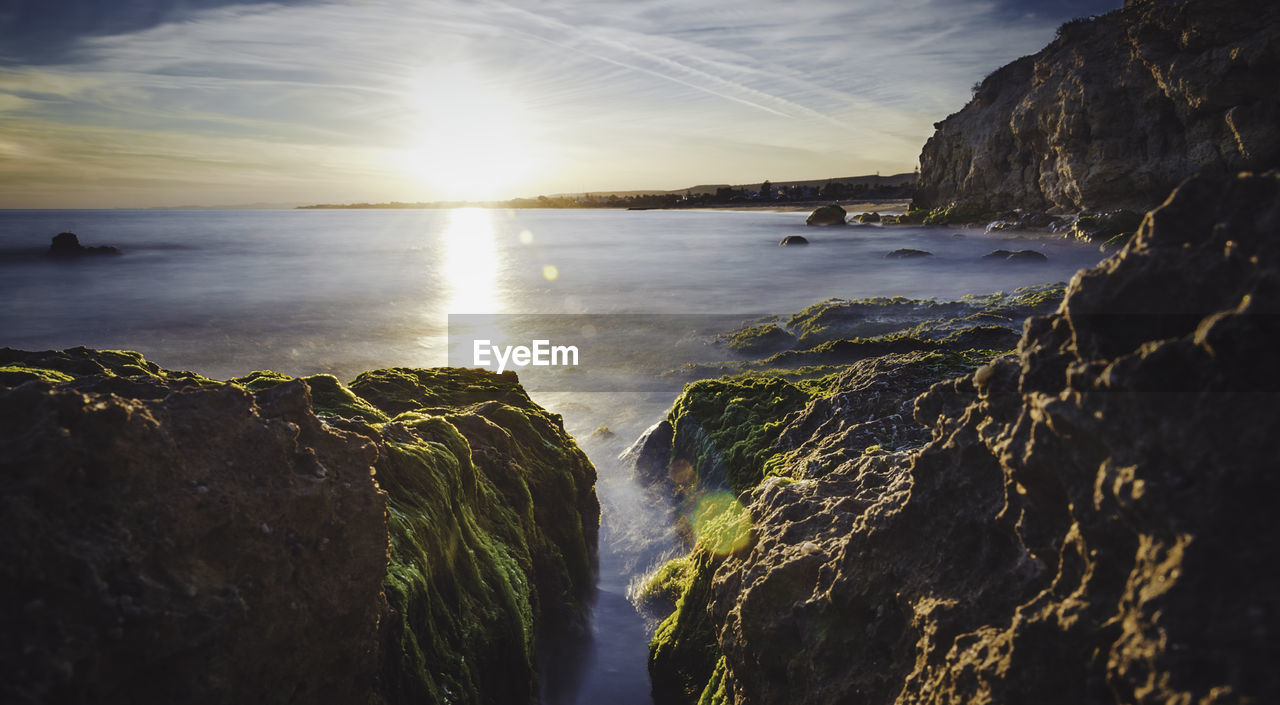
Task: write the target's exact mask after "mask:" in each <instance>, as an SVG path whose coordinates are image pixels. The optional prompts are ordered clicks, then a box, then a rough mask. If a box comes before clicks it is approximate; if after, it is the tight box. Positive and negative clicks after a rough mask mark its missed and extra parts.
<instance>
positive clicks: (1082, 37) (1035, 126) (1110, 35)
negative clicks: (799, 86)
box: [913, 0, 1280, 239]
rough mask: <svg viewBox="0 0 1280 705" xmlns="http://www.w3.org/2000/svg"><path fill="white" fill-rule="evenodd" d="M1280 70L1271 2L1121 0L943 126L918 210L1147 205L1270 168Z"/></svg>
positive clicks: (985, 84)
mask: <svg viewBox="0 0 1280 705" xmlns="http://www.w3.org/2000/svg"><path fill="white" fill-rule="evenodd" d="M1277 71H1280V4H1277V3H1274V2H1255V1H1254V0H1169V1H1159V2H1157V1H1154V0H1128V1H1127V2H1126V3H1125V5H1124V8H1123V9H1121V10H1117V11H1115V12H1111V13H1108V14H1106V15H1103V16H1101V17H1098V18H1095V19H1088V20H1085V19H1080V20H1074V21H1072V22H1069V23H1067V24H1066V25H1064V26H1063V27H1062V28H1061V29H1060V30H1059V31H1058V37H1057V39H1055V40H1054V41H1053V42H1052V43H1051V44H1050V45H1049V46H1047V47H1046V48H1045V49H1043V50H1042V51H1040V52H1039V53H1037V54H1035V55H1032V56H1027V57H1024V58H1021V59H1018V60H1017V61H1014V62H1013V63H1011V64H1009V65H1007V66H1005V67H1003V68H1001V69H999V70H997V71H996V72H994V73H992V74H991V75H990V76H988V77H987V78H986V79H985V80H983V81H982V82H981V83H980V84H979V85H978V86H977V87H976V89H975V92H974V96H973V99H972V100H971V101H970V102H969V104H968V105H966V106H965V107H964V109H963V110H961V111H960V112H958V113H955V114H954V115H951V116H950V117H948V118H947V119H946V120H943V121H942V122H940V123H937V131H936V132H935V133H934V135H933V137H932V138H930V139H929V141H928V143H926V144H925V146H924V150H923V152H922V153H921V155H920V184H919V188H918V190H917V191H916V194H915V201H914V203H913V207H914V208H922V209H937V208H941V207H944V206H946V205H947V204H949V203H952V202H961V203H968V204H972V205H975V206H984V207H989V208H993V209H997V210H1006V209H1012V208H1024V209H1032V210H1046V209H1050V208H1054V209H1059V210H1062V211H1068V212H1075V211H1080V210H1085V209H1113V208H1130V209H1134V210H1137V211H1146V210H1148V209H1150V208H1151V207H1152V206H1154V205H1156V204H1157V203H1159V202H1160V200H1161V199H1163V198H1164V197H1165V195H1167V194H1168V193H1169V191H1170V190H1171V189H1172V188H1173V187H1174V186H1176V185H1177V184H1178V183H1179V182H1180V181H1182V180H1183V179H1185V178H1187V177H1188V176H1190V175H1192V174H1194V173H1197V172H1201V171H1203V172H1205V173H1209V174H1216V175H1226V174H1230V173H1234V172H1235V171H1238V170H1241V169H1268V168H1274V167H1275V166H1277V165H1280V128H1278V127H1277V126H1278V125H1280V93H1278V92H1277V91H1275V90H1274V89H1273V88H1272V85H1273V84H1274V82H1275V76H1276V75H1277ZM1131 230H1132V229H1131ZM1131 230H1130V231H1131ZM1113 234H1114V233H1113ZM1104 239H1105V238H1104Z"/></svg>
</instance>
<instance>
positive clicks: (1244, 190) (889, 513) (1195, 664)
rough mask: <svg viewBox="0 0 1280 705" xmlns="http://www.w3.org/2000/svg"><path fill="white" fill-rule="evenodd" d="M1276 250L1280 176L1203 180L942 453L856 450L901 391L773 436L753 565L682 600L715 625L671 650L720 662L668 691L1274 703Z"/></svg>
mask: <svg viewBox="0 0 1280 705" xmlns="http://www.w3.org/2000/svg"><path fill="white" fill-rule="evenodd" d="M1278 229H1280V176H1278V175H1277V174H1275V173H1271V174H1267V175H1262V176H1249V175H1245V176H1242V177H1239V178H1231V179H1216V180H1215V179H1209V178H1197V179H1193V180H1191V181H1190V182H1188V183H1187V184H1185V185H1183V186H1182V187H1181V188H1180V189H1179V190H1178V191H1177V192H1176V193H1175V194H1174V195H1173V196H1172V197H1171V198H1170V200H1169V201H1168V202H1167V203H1166V204H1165V205H1164V206H1162V207H1161V208H1159V209H1157V210H1156V211H1154V212H1153V213H1152V214H1151V215H1150V216H1149V217H1148V219H1147V220H1146V222H1145V223H1144V225H1143V227H1142V229H1141V230H1140V231H1139V233H1138V234H1137V236H1136V237H1135V239H1134V240H1133V241H1132V242H1130V243H1129V244H1128V245H1126V246H1125V248H1124V249H1123V250H1122V251H1121V253H1120V254H1119V255H1117V256H1115V257H1112V258H1110V259H1108V260H1106V261H1104V262H1103V263H1102V264H1101V265H1099V266H1097V267H1095V268H1094V269H1091V270H1086V271H1083V272H1081V273H1080V274H1079V275H1077V277H1076V278H1075V279H1074V280H1073V282H1072V283H1071V284H1070V286H1069V287H1068V290H1067V294H1066V298H1065V300H1064V301H1063V303H1062V304H1061V306H1060V308H1059V309H1058V311H1057V312H1056V313H1053V314H1052V315H1049V316H1043V317H1037V318H1032V319H1030V320H1029V321H1028V322H1027V324H1026V327H1025V331H1024V335H1023V338H1022V340H1021V342H1020V344H1019V348H1018V352H1017V355H1016V356H1015V357H1010V358H998V359H995V360H994V361H993V362H991V363H990V364H987V365H985V366H983V367H982V368H980V369H979V370H978V371H976V372H974V373H972V374H968V375H965V376H960V377H955V378H951V379H948V380H946V381H942V382H939V383H937V384H935V385H934V386H932V387H931V388H929V389H928V390H927V391H926V392H925V393H923V394H922V395H920V396H919V397H918V398H917V399H916V400H915V402H914V417H915V420H916V422H917V423H918V424H919V425H918V426H916V427H915V428H916V429H917V431H913V432H915V433H919V434H921V435H922V436H923V435H927V436H928V438H927V442H924V445H923V447H919V448H912V447H911V445H910V444H906V445H904V446H901V447H885V448H880V449H869V448H866V447H865V444H866V443H867V441H868V439H870V438H879V437H883V436H884V435H885V433H886V432H888V431H889V430H890V429H889V428H877V429H876V430H875V433H874V434H871V435H865V434H862V433H861V432H860V431H859V430H858V429H859V426H860V424H861V423H863V421H862V420H863V419H864V418H865V419H874V418H881V419H887V418H890V416H891V415H890V414H886V411H888V410H889V409H892V408H893V407H894V406H895V404H896V403H897V402H895V399H896V400H897V401H901V398H900V396H899V394H900V393H899V392H897V391H892V390H894V388H895V387H896V386H897V385H894V384H888V385H887V386H885V387H883V388H884V389H885V390H886V392H890V393H889V396H885V395H884V394H883V393H881V394H880V395H879V396H877V395H875V394H874V393H873V394H872V395H871V396H865V394H864V396H861V397H859V396H850V397H848V401H849V402H850V403H849V404H847V405H845V406H839V405H838V404H837V402H836V397H826V398H824V399H823V400H821V401H819V402H817V403H813V404H810V405H808V406H807V407H806V409H807V410H806V411H804V412H800V413H793V414H792V415H789V416H786V417H785V419H779V421H781V422H782V426H783V427H784V428H785V429H786V430H785V431H782V432H781V434H780V435H781V436H782V437H783V438H784V439H786V440H785V442H784V444H785V446H786V447H787V448H790V449H791V450H789V451H786V452H783V453H781V454H779V456H778V457H779V458H780V460H778V461H775V462H774V463H773V464H772V465H771V466H770V470H771V472H769V473H768V474H767V475H766V477H765V478H764V479H763V481H762V482H760V483H759V484H757V485H756V486H755V487H754V488H752V489H750V490H748V491H746V492H744V493H742V494H741V496H742V498H743V501H744V502H745V504H746V509H747V511H748V512H749V513H750V516H751V518H752V529H751V540H750V542H749V544H748V545H746V546H744V547H742V548H740V549H735V550H731V551H727V552H726V553H725V554H724V555H721V556H713V555H712V554H710V553H708V555H707V558H706V561H707V562H708V563H709V564H710V565H709V566H708V568H707V569H706V570H702V571H699V570H697V569H696V562H695V566H694V568H691V569H689V572H688V575H689V577H688V578H687V580H686V582H685V588H686V589H685V592H684V593H683V595H682V600H688V601H691V602H697V601H699V600H700V599H705V602H703V605H705V607H704V609H703V610H702V611H701V612H700V611H698V610H697V609H695V608H693V607H692V606H690V605H689V604H683V605H679V606H678V611H677V613H676V614H677V616H676V617H673V619H676V620H677V621H679V620H680V619H681V616H683V619H685V620H686V621H687V623H686V625H685V626H686V628H685V630H684V631H683V632H678V631H677V630H676V629H674V628H673V629H669V630H668V631H667V633H668V634H679V635H682V636H684V637H685V641H684V642H682V643H689V644H697V643H699V642H698V639H697V638H692V636H696V635H697V634H699V633H701V634H702V635H703V639H704V640H703V642H702V643H703V647H701V648H700V649H697V648H693V647H686V648H685V650H684V652H678V651H676V652H673V651H672V650H671V649H670V648H668V647H669V646H670V645H669V644H664V645H662V648H658V645H655V654H656V655H657V654H665V655H667V656H668V658H667V659H666V660H665V661H661V662H659V663H657V664H656V666H655V665H654V664H652V663H651V667H653V668H655V669H656V671H657V675H656V676H655V687H656V685H657V684H658V682H659V679H660V678H661V679H664V680H663V681H662V682H665V683H668V684H674V685H673V686H672V687H669V688H668V690H666V691H665V696H666V697H667V698H668V699H669V700H670V701H672V702H679V701H693V700H697V699H698V698H699V697H701V698H702V699H703V700H702V701H703V702H708V703H729V702H734V703H835V702H865V703H914V702H931V703H939V702H945V703H971V702H996V703H1015V702H1038V703H1063V704H1064V705H1065V704H1068V703H1073V704H1074V703H1167V702H1187V703H1210V702H1212V703H1244V702H1266V701H1269V700H1271V699H1273V698H1274V696H1275V695H1276V694H1277V693H1280V672H1277V671H1276V670H1275V669H1274V667H1273V664H1274V661H1275V658H1276V656H1277V655H1280V654H1278V653H1277V651H1278V649H1277V647H1276V643H1277V633H1278V630H1280V598H1278V597H1277V596H1278V595H1280V570H1278V569H1277V568H1276V565H1277V558H1278V557H1280V556H1278V555H1277V549H1276V546H1277V545H1278V543H1277V542H1278V541H1280V526H1277V524H1276V523H1275V522H1274V521H1272V520H1271V516H1270V515H1271V511H1270V509H1269V505H1270V502H1271V500H1272V498H1273V497H1275V496H1276V495H1277V490H1280V476H1278V475H1277V474H1276V473H1275V472H1274V471H1273V464H1274V463H1273V459H1274V458H1275V457H1280V440H1278V439H1280V414H1278V413H1277V412H1276V408H1277V407H1276V402H1277V398H1278V396H1277V395H1280V372H1277V371H1276V369H1275V367H1274V365H1272V364H1271V362H1270V361H1271V360H1272V359H1273V358H1274V355H1273V351H1274V349H1275V346H1276V345H1277V343H1280V326H1278V325H1277V320H1280V319H1277V314H1280V244H1278V241H1277V240H1276V238H1275V233H1276V232H1277V230H1278ZM871 362H872V361H867V362H866V363H863V365H867V364H870V363H871ZM880 364H883V365H886V366H888V367H892V366H893V365H897V364H901V361H898V362H895V361H892V360H888V359H882V362H881V363H880ZM887 371H888V368H887V367H886V368H885V369H882V370H880V371H879V372H878V373H877V374H876V375H872V376H869V377H868V376H865V375H864V377H863V379H867V380H869V379H875V378H877V377H878V376H881V375H883V374H885V373H886V372H887ZM863 372H864V373H870V372H871V370H870V369H864V370H863ZM856 376H857V375H854V377H856ZM910 378H911V377H910V376H906V377H904V379H910ZM884 379H889V380H891V379H892V377H887V378H884ZM849 381H850V384H846V385H843V387H847V388H848V392H850V393H852V392H854V391H855V389H857V388H858V386H857V385H856V384H853V383H852V378H851V379H850V380H849ZM876 388H877V387H876V385H875V384H872V385H871V386H870V387H866V389H868V390H870V391H872V392H874V390H875V389H876ZM906 391H911V390H906ZM877 399H881V400H883V401H885V402H886V404H887V405H886V404H881V403H879V402H878V401H877ZM704 413H705V412H704ZM873 426H874V424H873ZM890 426H893V427H896V428H899V429H905V428H908V427H910V426H912V424H911V422H910V421H904V422H903V423H901V424H898V423H896V422H895V423H893V424H890ZM678 437H679V434H678V433H677V440H678ZM919 437H920V436H917V438H919ZM922 440H923V439H922ZM733 471H734V469H733V468H727V472H728V473H729V474H732V473H733ZM697 555H698V554H697V553H696V552H695V554H693V556H694V557H695V558H696V556H697ZM708 572H709V573H710V576H709V577H708ZM700 580H701V581H702V582H699V581H700ZM690 615H692V616H694V617H697V616H699V615H702V617H699V619H701V620H702V621H701V624H702V625H703V626H702V627H700V629H701V630H702V631H701V632H699V630H698V628H695V627H697V624H698V623H699V622H698V620H694V619H692V618H691V617H690ZM708 633H709V634H710V635H711V636H710V642H707V641H706V635H707V634H708ZM691 635H692V636H691ZM673 653H685V654H689V653H693V654H695V655H696V656H697V657H696V658H693V657H689V658H686V659H683V660H676V659H673V658H670V656H671V655H672V654H673ZM716 656H718V659H716V658H714V657H716ZM708 660H714V663H715V665H714V666H713V667H711V668H707V667H706V662H707V661H708ZM689 664H693V665H694V667H687V666H688V665H689ZM682 668H683V670H681V669H682Z"/></svg>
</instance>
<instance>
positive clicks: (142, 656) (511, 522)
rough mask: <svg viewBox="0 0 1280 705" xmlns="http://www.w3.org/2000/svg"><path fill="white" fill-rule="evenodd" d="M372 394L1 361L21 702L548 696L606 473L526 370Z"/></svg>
mask: <svg viewBox="0 0 1280 705" xmlns="http://www.w3.org/2000/svg"><path fill="white" fill-rule="evenodd" d="M352 388H354V389H356V390H359V392H360V394H359V395H357V394H356V393H354V392H353V391H352V389H351V388H348V387H345V386H343V385H341V384H339V383H338V382H337V380H335V379H333V378H332V377H328V376H325V375H316V376H313V377H309V378H306V379H304V380H293V379H291V378H289V377H287V376H284V375H279V374H276V373H271V372H255V373H253V374H251V375H248V376H246V377H242V378H238V379H236V380H232V382H231V383H222V382H214V381H212V380H208V379H205V378H203V377H200V376H199V375H194V374H191V373H183V372H170V371H166V370H162V369H160V368H159V367H157V366H156V365H154V364H152V363H150V362H147V361H146V360H144V359H142V357H141V356H139V355H137V354H136V353H127V352H112V351H92V350H86V349H83V348H80V349H75V350H68V351H63V352H57V353H26V352H22V351H15V350H8V349H5V350H0V390H3V391H0V420H2V421H3V423H0V483H2V484H0V506H2V508H3V511H2V512H0V571H2V572H0V591H3V593H2V599H0V605H3V607H2V608H0V628H3V630H4V632H5V634H6V640H5V642H4V644H3V646H2V647H0V672H3V673H4V674H5V678H4V681H3V684H0V700H3V701H5V702H19V703H21V702H55V701H56V702H85V703H90V702H92V703H114V702H120V703H125V702H128V703H134V702H188V703H221V702H352V703H359V702H379V701H382V702H391V703H402V702H414V703H421V702H457V703H509V702H527V701H530V700H532V699H534V698H535V697H536V693H537V685H538V684H537V680H538V679H537V663H536V653H537V650H536V647H537V644H538V643H539V641H540V637H544V636H548V635H550V636H557V635H562V634H563V633H564V632H573V631H574V630H575V629H577V630H580V629H581V627H582V623H583V618H584V616H585V612H586V602H587V599H588V594H589V591H590V588H591V585H592V577H593V570H594V561H595V541H596V530H597V522H598V517H599V505H598V504H597V503H596V498H595V493H594V488H593V485H594V479H595V471H594V469H593V468H592V467H591V465H590V463H589V462H588V461H587V459H586V457H585V456H584V455H583V454H582V453H581V451H579V450H578V448H577V446H576V444H574V442H573V440H572V439H571V438H569V437H568V435H567V434H566V433H565V432H564V429H563V426H562V425H561V423H560V421H559V419H558V417H555V416H553V415H551V414H548V413H547V412H545V411H544V410H542V409H541V408H539V407H537V406H536V405H535V404H533V402H532V401H530V400H529V398H528V396H527V395H525V394H524V391H523V390H522V389H521V388H520V385H519V383H518V382H517V381H516V378H515V376H514V375H513V374H507V375H494V374H490V373H486V372H483V371H469V370H449V369H440V370H406V369H392V370H378V371H374V372H369V373H365V374H364V375H361V377H360V378H359V379H358V380H357V381H356V382H354V383H353V384H352ZM384 595H385V596H384ZM557 633H560V634H557Z"/></svg>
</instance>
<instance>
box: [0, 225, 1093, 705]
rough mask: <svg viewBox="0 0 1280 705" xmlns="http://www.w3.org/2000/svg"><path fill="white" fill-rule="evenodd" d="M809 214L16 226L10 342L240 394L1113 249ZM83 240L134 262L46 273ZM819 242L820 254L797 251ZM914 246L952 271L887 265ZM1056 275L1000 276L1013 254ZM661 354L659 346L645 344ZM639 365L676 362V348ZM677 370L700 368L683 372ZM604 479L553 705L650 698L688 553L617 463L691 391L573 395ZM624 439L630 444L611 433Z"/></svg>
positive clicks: (939, 284)
mask: <svg viewBox="0 0 1280 705" xmlns="http://www.w3.org/2000/svg"><path fill="white" fill-rule="evenodd" d="M804 218H805V214H803V213H774V212H761V211H751V212H734V211H639V212H636V211H617V210H601V211H592V210H573V211H557V210H532V211H501V210H495V211H489V210H457V211H430V210H428V211H411V210H387V211H377V210H373V211H0V296H3V299H4V301H5V302H6V305H5V306H3V307H0V346H9V347H16V348H24V349H52V348H65V347H71V346H76V345H85V346H88V347H96V348H124V349H131V350H138V351H140V352H142V353H143V354H145V355H146V356H147V357H148V358H149V359H151V360H153V361H154V362H156V363H158V364H160V365H162V366H164V367H168V368H176V369H190V370H194V371H197V372H201V373H203V374H206V375H209V376H211V377H215V378H227V377H231V376H236V375H240V374H244V373H246V372H249V371H251V370H255V369H275V370H279V371H282V372H286V373H290V374H295V375H303V374H311V373H315V372H329V373H333V374H335V375H337V376H338V377H339V378H340V379H343V380H349V379H351V378H352V377H353V376H355V374H357V373H358V372H360V371H363V370H366V369H372V368H378V367H388V366H392V365H408V366H434V365H441V364H445V362H446V359H447V358H446V355H447V342H446V333H447V329H446V324H447V316H448V315H449V314H462V313H466V314H480V313H499V314H543V313H593V314H609V313H624V312H625V313H658V314H672V313H681V314H695V313H696V314H736V313H790V312H794V311H798V310H800V309H801V308H803V307H805V306H807V305H809V304H811V303H814V302H817V301H820V300H822V299H826V298H829V297H843V298H856V297H865V296H894V295H901V296H912V297H939V298H955V297H959V296H962V295H964V294H969V293H986V292H991V291H1000V290H1004V291H1008V290H1010V289H1013V288H1016V287H1019V286H1026V285H1032V284H1040V283H1046V282H1053V281H1066V280H1068V279H1069V278H1070V277H1071V275H1072V274H1073V273H1074V272H1075V271H1076V270H1077V269H1080V268H1081V267H1086V266H1090V265H1093V264H1095V263H1096V262H1097V261H1098V260H1099V259H1101V255H1100V254H1099V253H1098V251H1097V250H1096V248H1093V247H1088V246H1084V245H1080V244H1076V243H1072V242H1067V241H1063V240H1015V239H1014V237H1015V236H1011V235H1008V234H1004V235H1001V234H993V235H987V234H984V233H983V232H982V231H981V230H975V229H959V228H956V229H936V228H929V229H926V228H880V227H872V226H860V227H847V228H806V227H805V226H804ZM62 231H71V232H75V233H77V234H78V235H79V236H80V240H81V243H82V244H84V245H87V246H94V245H115V246H117V247H119V248H121V249H122V250H123V251H124V252H125V254H124V256H121V257H109V258H84V259H81V260H78V261H72V262H58V261H50V260H47V259H45V258H43V257H41V256H40V255H41V253H42V252H43V251H44V249H45V248H47V246H48V243H49V240H50V238H51V237H52V236H53V235H55V234H57V233H59V232H62ZM786 235H804V236H805V237H806V238H808V239H809V240H810V241H811V242H812V244H811V245H810V246H808V247H786V248H783V247H778V246H777V243H778V241H779V240H780V239H781V238H782V237H784V236H786ZM902 247H911V248H916V249H922V250H927V251H929V252H932V253H933V254H934V255H935V256H934V257H931V258H927V259H924V260H887V259H885V258H884V255H885V254H886V253H888V252H890V251H892V250H894V249H898V248H902ZM998 248H1003V249H1036V250H1040V251H1042V252H1044V253H1045V254H1046V255H1047V256H1048V257H1049V261H1048V262H1047V263H1045V264H1040V265H1012V264H1009V263H1005V262H998V261H984V260H982V259H981V256H982V255H984V254H986V253H988V252H990V251H991V250H993V249H998ZM642 345H643V343H642ZM649 347H650V349H648V350H640V351H638V352H639V354H642V355H649V356H652V357H653V358H654V359H662V360H664V361H666V360H669V359H670V357H671V346H670V345H669V344H668V343H667V342H666V341H663V340H661V339H654V340H652V342H651V343H650V344H649ZM670 362H671V365H672V366H673V367H674V366H676V365H678V364H679V363H680V362H681V361H680V360H670ZM534 396H535V399H537V400H538V401H539V402H541V403H543V404H544V405H546V406H548V407H549V408H551V409H553V410H555V411H558V412H560V413H562V414H563V415H564V417H565V422H566V426H567V427H568V428H569V430H570V432H572V433H574V435H575V436H576V437H577V438H579V439H580V442H581V443H582V444H583V446H584V448H585V449H586V451H587V453H588V454H589V455H590V456H591V458H592V460H593V461H594V462H595V463H596V465H597V467H598V469H599V471H600V475H601V477H600V483H599V492H600V495H601V501H602V505H603V522H604V526H603V531H602V547H601V549H602V551H601V552H602V555H601V578H600V593H599V599H598V602H597V608H596V629H595V631H596V640H595V642H594V644H593V645H592V646H591V648H589V649H588V650H587V651H586V652H585V653H583V654H578V655H574V656H573V657H572V658H573V659H575V660H576V661H580V662H579V663H574V664H559V665H558V666H557V669H556V670H557V672H560V671H564V672H566V673H567V675H562V676H557V677H549V678H548V681H549V682H550V683H551V685H552V690H551V691H550V692H548V694H547V697H546V699H547V700H548V701H550V702H556V703H573V702H582V703H588V702H599V701H602V700H604V699H606V698H607V699H608V701H609V702H611V703H612V704H613V705H627V704H628V703H648V702H649V698H648V678H647V674H646V671H645V668H646V667H645V659H646V656H647V644H648V639H649V633H648V627H647V625H646V624H645V623H644V621H643V620H642V619H641V618H640V617H639V616H638V615H637V614H636V613H635V612H634V610H632V609H631V606H630V604H629V603H628V602H627V601H626V599H625V590H626V586H627V583H628V581H629V580H631V579H632V578H633V577H634V575H635V574H636V573H638V572H641V571H643V570H645V569H646V568H648V567H649V566H650V564H652V563H653V562H654V561H655V560H657V559H658V557H659V556H660V555H661V554H662V553H663V552H664V551H666V550H670V548H671V547H672V544H671V539H670V537H669V536H665V535H664V533H663V532H662V531H661V530H660V528H659V529H655V527H663V526H666V525H667V524H668V523H669V522H668V521H667V515H666V509H665V508H663V507H658V506H653V504H652V501H651V500H649V499H648V498H646V497H645V496H644V495H642V494H641V493H639V492H637V490H636V489H635V488H634V487H633V486H631V484H630V482H629V479H628V478H627V475H626V469H625V468H622V467H620V466H619V464H618V463H617V461H616V459H615V456H616V454H617V452H618V451H619V450H621V446H623V445H625V444H626V443H628V442H630V441H631V440H633V439H634V438H635V437H636V436H637V435H638V434H639V433H640V432H641V431H642V430H643V429H644V428H645V427H646V426H648V425H649V424H651V423H652V422H653V421H655V420H657V419H658V418H659V417H660V416H661V414H662V413H663V412H664V411H665V410H666V408H667V407H668V406H669V405H670V403H671V401H672V399H673V397H674V393H666V394H664V393H650V394H637V393H608V392H561V393H547V394H545V395H541V396H540V395H538V394H535V395H534ZM601 426H607V427H609V428H610V429H611V430H612V431H613V432H614V435H613V436H609V435H607V434H596V435H595V436H592V435H591V434H592V431H593V430H595V429H596V428H598V427H601Z"/></svg>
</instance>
